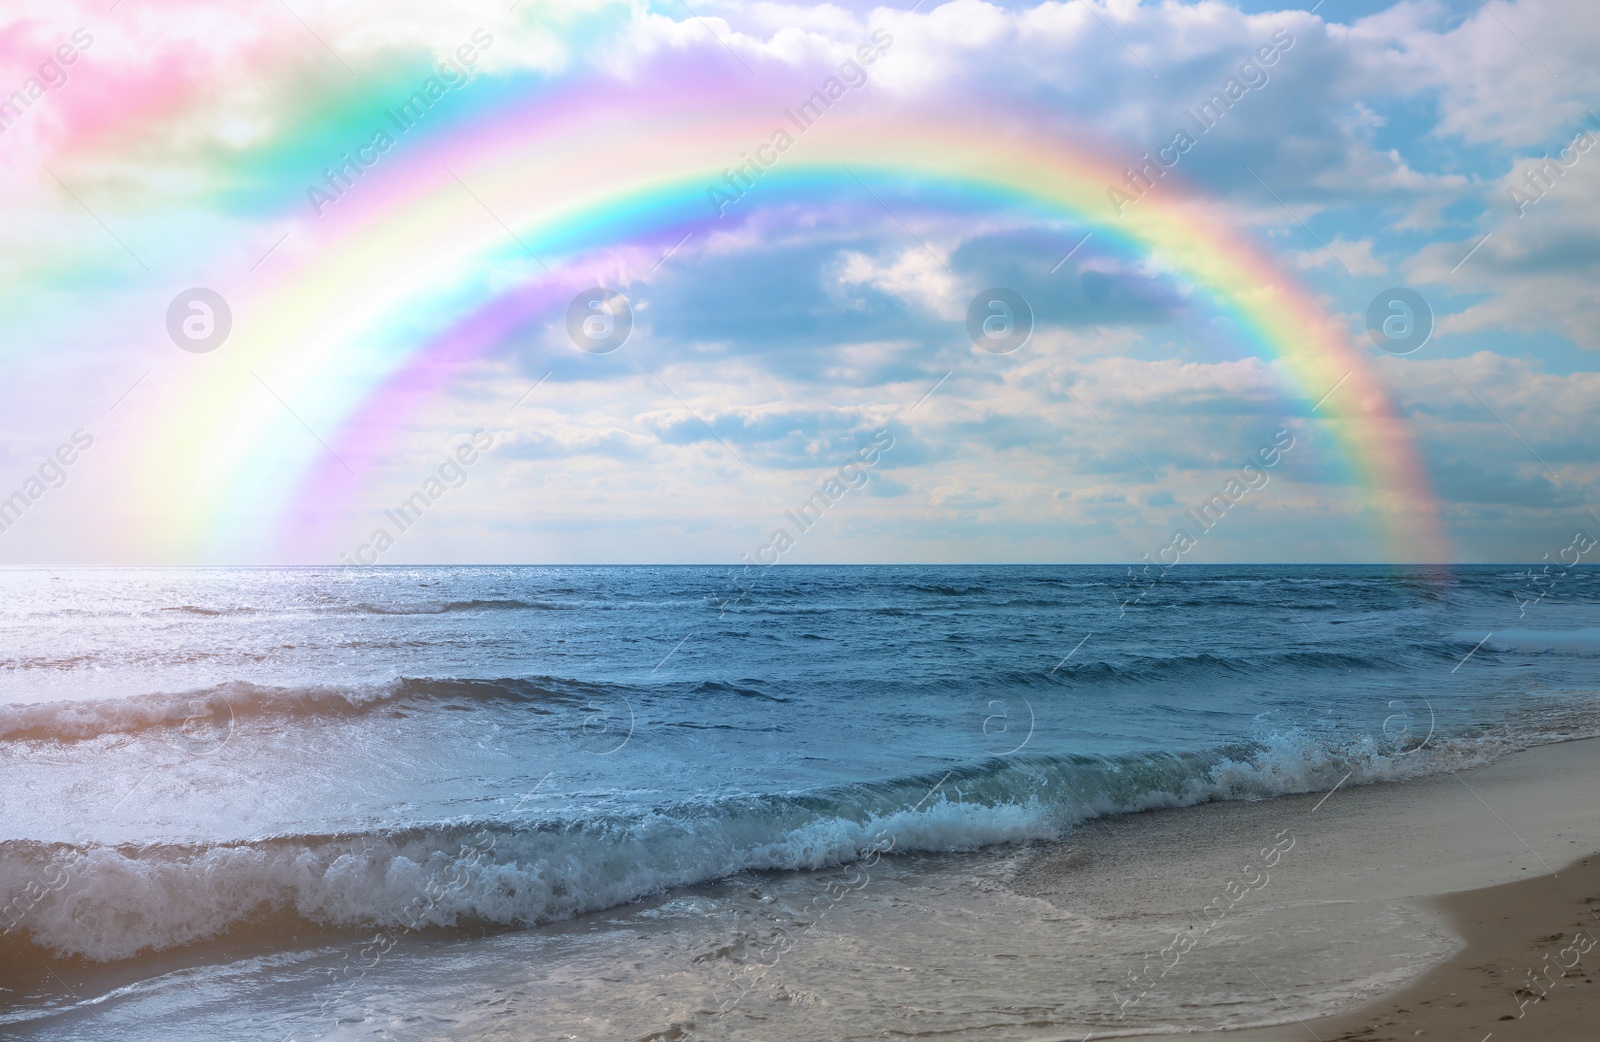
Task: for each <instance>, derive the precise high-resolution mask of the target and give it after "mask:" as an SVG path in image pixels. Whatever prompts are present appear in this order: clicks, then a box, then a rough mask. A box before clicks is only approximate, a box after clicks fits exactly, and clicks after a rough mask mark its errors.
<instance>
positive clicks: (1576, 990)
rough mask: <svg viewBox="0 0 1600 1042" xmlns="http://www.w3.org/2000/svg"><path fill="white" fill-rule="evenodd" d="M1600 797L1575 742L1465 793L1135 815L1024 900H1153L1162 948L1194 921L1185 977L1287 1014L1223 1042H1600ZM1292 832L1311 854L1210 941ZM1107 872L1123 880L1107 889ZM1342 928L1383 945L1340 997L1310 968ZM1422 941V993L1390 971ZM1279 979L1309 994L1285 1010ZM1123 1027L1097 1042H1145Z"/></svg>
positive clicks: (1361, 952) (1374, 788) (1597, 749)
mask: <svg viewBox="0 0 1600 1042" xmlns="http://www.w3.org/2000/svg"><path fill="white" fill-rule="evenodd" d="M1597 792H1600V744H1597V742H1596V741H1592V740H1591V741H1577V742H1568V743H1563V744H1559V745H1552V746H1545V747H1540V748H1536V749H1533V750H1530V751H1527V752H1523V753H1518V754H1515V755H1512V756H1508V757H1506V758H1504V759H1502V760H1500V761H1498V762H1496V763H1494V764H1492V765H1490V766H1487V767H1484V768H1480V769H1476V770H1471V771H1463V772H1460V773H1457V774H1453V775H1441V776H1433V777H1426V778H1422V779H1418V780H1415V781H1409V782H1400V783H1395V784H1382V785H1371V786H1366V787H1362V788H1355V789H1344V788H1340V789H1338V790H1336V791H1334V792H1333V793H1332V794H1331V795H1329V794H1319V795H1307V796H1294V797H1285V798H1282V799H1277V800H1271V801H1265V802H1262V803H1255V804H1239V803H1231V804H1214V805H1211V806H1207V807H1202V808H1194V809H1190V810H1186V811H1170V812H1169V811H1163V812H1156V813H1151V814H1144V815H1134V816H1130V817H1127V818H1124V819H1121V820H1119V821H1116V822H1112V823H1108V824H1107V825H1105V826H1103V827H1102V828H1100V829H1099V830H1098V832H1097V834H1096V836H1095V839H1096V840H1097V841H1100V842H1101V843H1103V846H1104V848H1105V849H1103V850H1102V851H1100V852H1098V853H1096V852H1094V851H1093V850H1092V847H1093V846H1094V844H1090V843H1088V842H1086V843H1084V844H1083V847H1082V848H1081V849H1078V848H1072V847H1069V848H1068V849H1067V851H1065V852H1055V853H1053V854H1051V855H1049V856H1048V857H1045V858H1042V859H1041V860H1040V861H1039V862H1037V863H1035V864H1033V865H1031V866H1029V868H1028V869H1027V870H1025V871H1024V872H1022V873H1019V878H1018V880H1017V883H1018V886H1019V889H1024V890H1028V891H1030V892H1032V893H1034V894H1036V895H1038V896H1043V897H1046V898H1048V899H1050V900H1052V901H1054V902H1056V903H1058V904H1059V905H1061V906H1062V907H1070V908H1074V909H1077V910H1080V911H1083V912H1087V913H1089V914H1092V915H1108V916H1116V915H1126V914H1127V912H1128V910H1129V908H1130V905H1131V904H1132V900H1133V896H1134V895H1135V894H1138V895H1141V904H1140V906H1139V907H1140V910H1139V912H1138V913H1137V914H1136V915H1134V916H1132V917H1131V919H1130V921H1129V924H1128V925H1129V926H1130V928H1133V929H1143V928H1146V927H1150V928H1151V930H1150V932H1151V936H1152V938H1155V937H1158V936H1160V929H1165V928H1170V927H1171V926H1172V924H1173V923H1174V922H1178V923H1181V922H1182V921H1183V920H1185V919H1189V920H1190V928H1191V929H1193V928H1195V927H1196V926H1198V928H1199V930H1200V931H1201V933H1202V934H1203V935H1204V940H1203V941H1202V942H1201V943H1197V944H1195V945H1194V946H1193V948H1192V953H1191V954H1187V955H1185V956H1184V957H1183V959H1182V960H1181V961H1179V962H1178V964H1177V966H1176V968H1175V969H1174V971H1173V975H1172V976H1173V978H1174V979H1176V978H1177V977H1179V976H1180V975H1183V974H1204V975H1207V976H1212V977H1214V978H1215V979H1216V980H1217V981H1218V982H1219V983H1220V982H1227V981H1231V982H1233V985H1234V986H1236V987H1237V988H1238V990H1239V993H1240V994H1241V996H1243V995H1248V996H1252V997H1257V998H1259V997H1261V996H1262V995H1264V994H1265V995H1269V996H1270V997H1271V998H1273V999H1275V1000H1276V1006H1277V1008H1278V1010H1279V1011H1280V1012H1279V1015H1278V1016H1276V1017H1274V1018H1273V1019H1276V1020H1279V1021H1280V1023H1278V1024H1277V1025H1276V1026H1267V1027H1262V1026H1259V1025H1260V1023H1261V1022H1260V1021H1259V1020H1258V1021H1257V1022H1256V1023H1257V1025H1258V1026H1255V1027H1249V1028H1245V1029H1239V1030H1216V1031H1212V1032H1211V1033H1210V1034H1211V1035H1212V1037H1216V1038H1219V1039H1230V1040H1237V1042H1277V1040H1284V1042H1289V1040H1302V1039H1307V1038H1313V1039H1320V1040H1324V1042H1326V1040H1330V1039H1352V1040H1353V1039H1361V1040H1368V1039H1371V1040H1381V1039H1399V1038H1412V1037H1435V1038H1450V1039H1470V1040H1471V1042H1479V1040H1481V1039H1484V1038H1486V1037H1487V1036H1488V1035H1489V1034H1490V1033H1493V1037H1495V1038H1498V1039H1524V1038H1525V1039H1542V1040H1552V1042H1559V1040H1563V1039H1581V1038H1592V1037H1594V1029H1593V1027H1592V1025H1593V1024H1594V1023H1595V1022H1596V1018H1595V1010H1594V1005H1595V999H1594V997H1593V995H1592V993H1591V991H1590V990H1589V989H1590V985H1591V982H1592V980H1593V978H1594V974H1593V970H1594V968H1595V966H1596V965H1597V964H1600V951H1589V948H1590V947H1591V946H1595V947H1600V945H1597V944H1596V939H1597V938H1600V857H1596V856H1593V854H1594V850H1595V849H1596V848H1597V847H1600V823H1597V822H1596V815H1597V811H1600V805H1597V804H1596V802H1595V799H1594V797H1595V794H1596V793H1597ZM1284 830H1289V832H1287V833H1285V835H1293V836H1294V840H1295V842H1294V846H1293V848H1292V850H1291V851H1289V852H1288V853H1286V854H1284V855H1282V857H1281V859H1280V867H1279V868H1277V869H1274V870H1273V871H1272V872H1271V881H1270V883H1267V884H1265V885H1263V886H1262V887H1261V889H1260V890H1259V892H1258V893H1256V894H1254V895H1253V897H1254V898H1255V900H1254V901H1253V902H1252V901H1250V899H1248V898H1247V899H1246V900H1245V901H1244V902H1241V907H1244V908H1246V909H1247V911H1246V912H1245V913H1244V914H1242V915H1236V916H1234V917H1232V918H1230V919H1229V920H1228V921H1227V922H1226V923H1225V924H1224V925H1223V926H1220V927H1217V928H1214V929H1208V928H1207V925H1206V924H1205V923H1195V922H1194V921H1193V917H1194V915H1195V914H1196V910H1198V909H1200V908H1201V907H1203V906H1204V905H1205V899H1204V898H1203V897H1202V895H1204V894H1207V893H1208V891H1210V890H1217V891H1219V892H1222V891H1223V890H1224V889H1225V887H1226V884H1227V883H1228V881H1230V880H1233V879H1237V878H1239V876H1240V874H1241V871H1246V872H1249V870H1248V868H1247V866H1246V865H1245V864H1244V862H1245V861H1246V860H1248V859H1250V858H1251V857H1252V855H1254V854H1256V853H1257V849H1256V848H1258V847H1260V846H1261V839H1262V837H1272V836H1274V835H1278V834H1280V833H1284ZM1105 841H1109V842H1105ZM1102 858H1105V859H1111V860H1114V861H1115V862H1117V870H1116V871H1109V872H1108V871H1096V870H1095V865H1094V862H1095V861H1097V860H1099V859H1102ZM1258 863H1259V861H1258ZM1249 877H1250V878H1252V879H1254V878H1256V875H1255V873H1249ZM1330 921H1335V922H1340V923H1343V924H1345V925H1346V926H1349V925H1350V924H1366V926H1365V928H1366V929H1367V930H1369V935H1368V936H1366V937H1363V938H1359V939H1358V943H1357V944H1356V945H1355V948H1354V950H1353V951H1352V952H1350V953H1347V954H1346V955H1345V956H1342V957H1339V958H1334V959H1332V960H1331V965H1333V966H1335V967H1336V968H1337V969H1336V970H1335V971H1333V972H1334V973H1337V974H1342V979H1341V980H1338V981H1334V980H1314V981H1313V980H1307V979H1305V978H1306V977H1307V975H1306V974H1305V973H1304V966H1305V965H1306V964H1307V963H1308V962H1309V961H1312V960H1316V959H1320V958H1323V957H1324V955H1325V954H1326V953H1325V952H1322V951H1319V948H1321V947H1322V946H1323V945H1324V942H1325V941H1326V940H1329V939H1331V938H1332V937H1333V936H1334V935H1332V934H1330V933H1329V932H1328V931H1327V929H1326V924H1327V923H1328V922H1330ZM1180 929H1181V927H1180ZM1408 935H1410V936H1412V937H1414V938H1416V939H1417V940H1418V941H1419V943H1418V944H1416V945H1411V946H1409V950H1410V951H1411V952H1412V953H1417V952H1420V951H1423V950H1425V949H1427V947H1428V946H1429V945H1430V944H1432V945H1435V946H1436V948H1435V955H1434V958H1433V960H1431V967H1430V968H1427V969H1426V970H1425V972H1422V973H1421V974H1420V975H1418V974H1417V972H1416V971H1415V970H1412V971H1409V972H1408V971H1405V970H1404V969H1401V968H1398V967H1397V966H1396V963H1395V960H1394V959H1393V958H1391V957H1390V956H1391V953H1392V952H1394V951H1398V950H1407V949H1408V946H1407V945H1405V944H1404V943H1403V941H1404V939H1405V938H1406V937H1407V936H1408ZM1339 939H1340V940H1345V939H1348V938H1342V937H1341V938H1339ZM1397 942H1401V943H1398V944H1397ZM1152 943H1154V940H1153V941H1152ZM1162 943H1165V942H1164V941H1163V942H1162ZM1153 950H1154V949H1153ZM1213 960H1215V961H1216V962H1213ZM1217 963H1222V964H1223V965H1217ZM1196 964H1198V965H1196ZM1269 965H1276V966H1278V967H1286V968H1288V978H1289V979H1295V978H1301V979H1302V983H1301V984H1300V985H1299V986H1297V987H1295V988H1293V989H1292V990H1285V991H1283V992H1279V993H1277V994H1272V993H1273V991H1274V982H1273V980H1272V974H1271V973H1270V972H1269V971H1268V970H1267V969H1266V968H1265V967H1266V966H1269ZM1296 966H1298V967H1300V972H1298V973H1297V972H1295V971H1294V967H1296ZM1122 994H1123V996H1124V997H1125V998H1126V996H1127V995H1128V990H1127V986H1126V984H1124V985H1123V987H1122ZM1330 1004H1334V1005H1336V1007H1337V1008H1336V1009H1333V1010H1330V1009H1329V1008H1327V1007H1328V1005H1330ZM1120 1027H1121V1026H1120V1025H1118V1024H1116V1023H1111V1024H1102V1025H1101V1026H1100V1027H1099V1028H1097V1029H1094V1030H1093V1036H1094V1037H1111V1036H1116V1035H1121V1034H1126V1033H1132V1032H1128V1031H1126V1030H1119V1029H1120ZM1240 1027H1241V1028H1242V1027H1243V1025H1241V1026H1240ZM1091 1028H1093V1025H1090V1024H1086V1025H1085V1030H1090V1029H1091ZM1060 1037H1073V1036H1060ZM1075 1037H1076V1038H1077V1039H1081V1038H1082V1037H1083V1036H1082V1035H1081V1034H1080V1035H1078V1036H1075Z"/></svg>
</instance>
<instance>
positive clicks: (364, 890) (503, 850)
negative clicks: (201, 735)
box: [0, 732, 1514, 961]
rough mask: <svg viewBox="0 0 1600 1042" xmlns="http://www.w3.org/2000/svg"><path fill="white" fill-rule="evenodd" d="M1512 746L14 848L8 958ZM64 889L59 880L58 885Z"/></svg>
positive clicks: (605, 895)
mask: <svg viewBox="0 0 1600 1042" xmlns="http://www.w3.org/2000/svg"><path fill="white" fill-rule="evenodd" d="M1513 747H1514V746H1513V744H1512V743H1511V742H1510V741H1509V740H1508V739H1506V738H1504V737H1499V736H1488V735H1483V736H1479V737H1477V738H1474V739H1455V740H1451V741H1435V742H1431V743H1429V744H1428V745H1425V746H1423V747H1422V748H1420V749H1415V750H1414V751H1409V752H1408V751H1407V749H1405V748H1403V747H1401V746H1399V745H1397V744H1395V743H1389V742H1386V741H1384V740H1382V739H1381V738H1372V737H1365V738H1361V739H1347V740H1343V741H1329V740H1327V739H1326V738H1325V737H1319V736H1314V735H1309V734H1306V733H1302V732H1289V733H1284V734H1277V735H1272V736H1270V737H1268V738H1266V739H1263V740H1261V741H1258V742H1252V743H1247V744H1240V745H1235V746H1227V747H1219V748H1216V749H1213V750H1211V751H1209V752H1206V753H1190V754H1174V753H1157V752H1150V753H1146V754H1141V755H1128V756H1121V757H1090V756H1046V755H1034V756H1018V757H1013V758H1007V759H990V760H985V761H982V762H978V763H971V764H966V765H962V766H958V767H956V768H954V769H952V770H950V771H948V772H942V773H941V772H929V773H925V774H916V775H911V776H906V777H902V778H898V779H894V780H890V781H884V782H878V783H872V784H857V785H846V786H837V787H833V788H829V789H825V790H819V791H816V792H811V793H801V794H783V795H762V796H754V795H752V796H736V797H724V798H720V799H713V800H706V801H699V802H695V803H684V804H677V805H669V806H662V807H657V808H655V809H653V810H651V811H648V812H641V813H637V814H631V815H621V814H613V815H608V816H595V817H590V818H583V819H578V820H563V819H551V820H542V821H537V822H532V823H520V822H519V823H513V822H507V821H499V820H484V821H478V822H449V823H439V824H434V825H428V826H415V827H410V828H405V829H393V830H379V831H371V832H365V833H358V834H345V835H334V836H327V835H319V836H312V835H302V836H277V837H271V838H266V839H261V840H256V841H248V842H244V841H241V842H228V843H217V844H195V845H182V844H160V845H152V844H144V845H125V846H117V845H105V844H97V843H94V842H92V841H90V840H85V841H84V842H83V843H81V844H79V845H68V844H64V843H55V844H44V843H38V842H30V841H11V842H6V843H0V895H4V899H5V902H6V903H5V904H4V905H3V906H0V930H3V931H4V933H5V934H6V935H7V939H6V940H5V941H3V942H0V944H22V945H28V944H31V945H36V946H40V947H43V948H45V949H48V950H50V951H53V952H56V953H58V954H61V955H74V956H81V957H84V958H88V959H93V960H99V961H114V960H119V959H126V958H130V957H133V956H135V955H137V954H139V953H141V952H147V951H156V950H165V949H171V948H176V947H180V946H184V945H189V944H194V943H197V942H200V941H204V940H206V939H208V938H214V937H217V936H220V935H223V934H227V933H230V932H237V931H239V930H241V929H248V928H249V927H250V926H251V924H260V923H263V922H271V923H274V924H276V925H275V926H274V927H273V929H275V930H277V931H278V932H279V933H278V934H277V935H275V936H278V937H279V941H280V943H281V939H282V937H284V936H287V934H288V933H290V932H292V930H293V924H294V923H295V922H303V923H310V924H315V925H318V926H322V927H332V928H351V929H356V928H360V929H373V928H377V929H386V930H391V931H394V930H412V929H429V928H434V929H471V930H481V929H484V928H486V927H506V928H509V927H520V926H527V925H533V924H538V923H544V922H550V921H553V920H560V919H567V918H571V917H573V916H576V915H580V914H583V913H585V912H591V911H597V910H601V909H604V908H608V907H612V906H616V905H620V904H624V903H627V902H630V901H634V900H638V899H640V898H643V897H646V896H649V895H652V894H657V893H661V892H663V891H667V890H670V889H673V888H676V887H681V886H686V885H692V884H698V883H705V882H709V881H712V880H716V879H720V878H724V877H728V876H732V875H736V874H739V873H742V872H750V871H767V870H797V869H799V870H818V869H825V868H831V867H836V866H840V865H844V864H848V863H850V862H852V861H855V860H857V859H859V858H861V857H863V856H867V855H868V854H869V853H870V852H872V851H875V850H877V851H881V850H889V851H891V852H897V853H903V852H914V851H921V852H949V851H960V850H972V849H977V848H981V847H987V846H993V845H996V844H1003V843H1015V842H1020V841H1028V840H1051V839H1056V838H1059V837H1061V836H1062V835H1063V834H1064V833H1066V832H1067V831H1069V830H1071V829H1072V828H1073V827H1074V826H1075V825H1077V824H1080V823H1082V822H1084V821H1086V820H1088V819H1091V818H1097V817H1101V816H1105V815H1111V814H1119V813H1127V812H1132V811H1142V810H1149V809H1154V808H1162V807H1184V806H1190V805H1194V804H1199V803H1206V802H1211V801H1215V800H1230V799H1250V800H1254V799H1264V798H1268V797H1273V796H1279V795H1284V794H1288V793H1304V792H1315V791H1323V790H1327V789H1329V788H1330V787H1332V786H1333V785H1335V784H1336V783H1340V782H1341V781H1342V782H1343V784H1345V785H1347V786H1351V785H1361V784H1365V783H1370V782H1376V781H1393V780H1400V779H1405V778H1411V777H1416V776H1419V775H1423V774H1429V773H1435V772H1438V771H1446V770H1456V769H1459V768H1462V767H1468V766H1475V765H1478V764H1481V763H1485V762H1488V761H1489V760H1490V759H1493V758H1494V757H1495V756H1497V755H1499V754H1500V753H1502V752H1505V751H1508V750H1509V749H1510V748H1513ZM41 881H44V882H41Z"/></svg>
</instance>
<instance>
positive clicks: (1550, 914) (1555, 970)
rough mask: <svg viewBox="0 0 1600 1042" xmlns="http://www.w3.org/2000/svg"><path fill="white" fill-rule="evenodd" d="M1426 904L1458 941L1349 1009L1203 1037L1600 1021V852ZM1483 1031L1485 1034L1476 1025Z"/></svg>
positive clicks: (1541, 1027) (1277, 1038) (1503, 1032)
mask: <svg viewBox="0 0 1600 1042" xmlns="http://www.w3.org/2000/svg"><path fill="white" fill-rule="evenodd" d="M1425 903H1426V904H1427V905H1429V906H1430V907H1432V908H1433V909H1435V910H1436V911H1438V912H1440V913H1442V914H1443V915H1444V916H1445V917H1446V918H1447V919H1448V921H1449V923H1450V926H1451V929H1452V930H1453V931H1454V932H1455V933H1456V934H1457V936H1459V937H1460V938H1461V939H1462V941H1463V942H1464V947H1463V948H1462V949H1461V950H1460V951H1458V952H1457V953H1456V954H1455V955H1453V956H1451V957H1450V958H1449V959H1447V960H1445V961H1444V962H1442V963H1439V964H1438V965H1436V966H1434V967H1432V968H1431V969H1429V970H1428V971H1427V972H1426V973H1424V974H1423V975H1422V976H1421V977H1419V978H1417V979H1416V980H1414V981H1412V982H1411V983H1409V984H1406V985H1404V986H1402V987H1401V988H1399V989H1397V990H1395V991H1393V992H1391V993H1389V994H1386V995H1384V996H1382V997H1380V998H1378V999H1376V1000H1375V1001H1373V1002H1370V1003H1368V1004H1367V1005H1365V1006H1363V1007H1361V1008H1360V1009H1357V1010H1354V1011H1352V1012H1349V1013H1341V1014H1335V1015H1333V1016H1328V1017H1322V1018H1318V1019H1312V1020H1305V1021H1295V1022H1291V1023H1287V1024H1278V1025H1274V1026H1272V1027H1261V1028H1245V1029H1241V1030H1232V1031H1228V1030H1222V1031H1211V1032H1206V1033H1204V1036H1203V1037H1207V1038H1214V1039H1218V1040H1232V1042H1301V1040H1303V1039H1304V1038H1306V1035H1307V1032H1308V1031H1309V1032H1310V1033H1311V1035H1312V1036H1313V1037H1315V1038H1318V1039H1321V1040H1322V1042H1391V1040H1398V1039H1403V1038H1416V1037H1419V1036H1420V1037H1424V1038H1427V1037H1436V1038H1449V1039H1466V1040H1474V1039H1479V1038H1484V1039H1487V1038H1488V1037H1489V1036H1490V1035H1492V1036H1493V1037H1494V1038H1497V1039H1502V1040H1505V1042H1520V1040H1523V1039H1527V1040H1529V1042H1561V1040H1574V1042H1575V1040H1578V1039H1583V1038H1586V1037H1592V1032H1593V1031H1594V1030H1595V1029H1594V1025H1595V1024H1596V1023H1600V989H1596V988H1595V987H1594V983H1595V979H1596V975H1597V973H1600V852H1596V853H1593V854H1590V855H1589V856H1587V857H1583V858H1579V859H1578V860H1576V861H1574V862H1572V863H1570V864H1568V865H1566V866H1565V867H1563V868H1561V869H1560V870H1559V871H1558V873H1557V876H1556V877H1555V878H1552V877H1549V876H1541V877H1538V878H1534V879H1519V880H1517V881H1516V882H1513V883H1502V884H1500V885H1498V886H1491V887H1484V888H1482V889H1478V890H1467V891H1461V892H1457V893H1451V894H1444V895H1440V896H1438V897H1434V898H1430V899H1428V901H1427V902H1425ZM1479 1032H1486V1033H1487V1034H1484V1035H1480V1034H1479Z"/></svg>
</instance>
